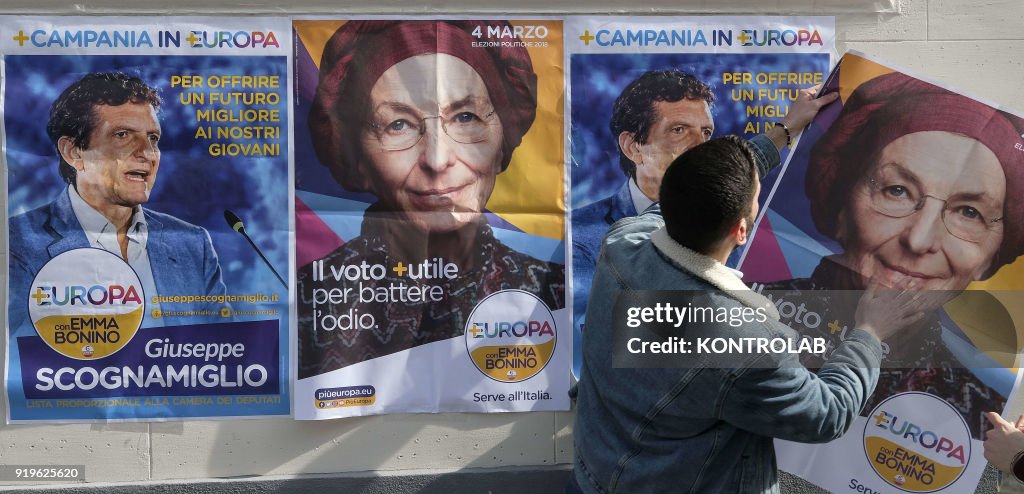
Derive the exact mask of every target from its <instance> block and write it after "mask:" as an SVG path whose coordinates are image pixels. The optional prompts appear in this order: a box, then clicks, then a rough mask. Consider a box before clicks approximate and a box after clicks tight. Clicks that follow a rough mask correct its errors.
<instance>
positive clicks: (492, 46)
mask: <svg viewBox="0 0 1024 494" xmlns="http://www.w3.org/2000/svg"><path fill="white" fill-rule="evenodd" d="M293 27H294V34H295V46H296V55H295V78H296V83H295V84H296V101H295V143H296V144H295V164H296V171H295V210H296V258H297V259H296V267H297V286H296V303H297V315H298V327H297V335H296V339H297V352H298V357H297V361H296V363H295V366H296V370H297V378H298V379H297V382H296V385H295V397H294V399H295V417H296V418H297V419H324V418H332V417H346V416H356V415H371V414H381V413H395V412H406V413H408V412H443V411H477V412H501V411H527V410H567V409H568V407H569V402H568V396H567V391H568V385H569V382H568V379H569V376H568V372H566V370H567V369H568V367H569V359H570V352H571V348H572V343H571V341H570V338H571V332H570V326H569V316H568V309H567V308H566V300H565V281H566V280H565V266H564V262H565V261H564V259H565V242H564V230H565V225H564V221H565V206H564V201H565V200H564V179H563V176H564V167H563V154H564V153H563V151H562V149H563V147H562V146H563V138H562V133H563V126H564V124H563V110H562V108H563V100H562V97H563V94H564V91H563V77H564V74H563V70H562V65H563V62H562V61H563V50H562V23H561V21H555V20H543V19H540V20H513V21H499V20H467V19H460V20H414V19H405V20H387V19H380V18H377V19H370V20H322V19H318V20H296V21H294V23H293Z"/></svg>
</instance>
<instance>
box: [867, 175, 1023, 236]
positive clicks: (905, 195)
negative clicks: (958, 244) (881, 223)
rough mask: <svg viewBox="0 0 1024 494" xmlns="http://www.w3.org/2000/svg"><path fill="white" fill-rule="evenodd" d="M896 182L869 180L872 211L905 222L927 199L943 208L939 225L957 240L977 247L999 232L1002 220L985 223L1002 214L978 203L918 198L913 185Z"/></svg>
mask: <svg viewBox="0 0 1024 494" xmlns="http://www.w3.org/2000/svg"><path fill="white" fill-rule="evenodd" d="M898 182H901V181H900V180H896V179H894V180H886V179H884V178H872V179H870V180H869V183H868V194H869V195H870V198H871V206H872V208H873V209H874V210H875V211H877V212H879V213H881V214H883V215H885V216H888V217H890V218H905V217H907V216H910V215H912V214H914V213H916V212H918V211H920V210H921V209H922V208H924V205H925V202H927V201H928V199H935V200H936V201H939V202H941V203H942V205H943V208H942V224H943V225H945V226H946V231H948V232H949V234H950V235H952V236H954V237H956V238H959V239H961V240H965V241H967V242H971V243H979V242H981V241H982V240H985V238H986V237H988V235H989V234H991V233H992V232H993V231H996V230H998V229H1000V228H1002V223H1000V222H1001V221H1003V218H1002V217H999V218H996V219H992V220H990V219H988V218H990V217H992V216H995V215H996V214H999V213H1000V212H1001V211H999V212H996V211H992V208H986V207H985V206H984V205H982V204H979V203H978V202H977V201H971V200H952V199H941V198H938V197H935V196H933V195H929V194H920V193H919V192H918V191H917V188H916V187H915V186H914V185H910V184H904V183H898ZM902 182H905V181H902Z"/></svg>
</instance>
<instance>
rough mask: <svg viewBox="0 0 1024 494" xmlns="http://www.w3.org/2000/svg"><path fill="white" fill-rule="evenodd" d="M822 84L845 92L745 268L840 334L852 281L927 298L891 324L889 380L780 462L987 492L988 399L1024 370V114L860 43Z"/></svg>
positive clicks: (872, 479)
mask: <svg viewBox="0 0 1024 494" xmlns="http://www.w3.org/2000/svg"><path fill="white" fill-rule="evenodd" d="M823 92H824V93H830V92H838V93H839V95H840V100H839V101H837V102H836V103H833V104H831V105H829V106H827V107H825V108H824V109H823V110H822V111H821V112H820V113H819V114H818V116H817V117H816V118H815V120H814V121H813V122H812V123H811V125H810V126H809V127H808V128H807V130H806V131H805V132H804V135H803V137H801V140H800V143H799V145H798V146H797V148H796V149H795V150H794V152H793V154H792V157H791V158H790V160H789V162H788V163H787V164H786V165H785V169H784V170H783V172H782V176H781V178H780V179H779V181H778V182H777V184H776V187H775V189H774V190H772V191H771V192H770V196H769V198H768V202H767V205H766V207H765V208H764V212H763V214H762V216H761V218H760V219H759V223H758V226H757V229H756V231H755V232H754V235H753V240H752V245H751V247H750V249H749V250H748V252H747V255H746V257H745V258H744V259H743V261H742V264H741V269H742V270H743V272H744V273H745V281H747V282H748V283H753V288H754V289H755V290H758V291H763V292H764V293H765V294H766V295H767V294H771V297H772V299H773V302H774V303H775V305H776V307H777V308H778V309H779V313H780V315H781V317H782V319H781V321H782V322H783V323H786V324H788V325H789V326H791V327H793V328H794V329H796V330H797V331H798V332H799V333H801V334H802V336H803V337H807V338H810V337H816V338H824V339H825V341H826V343H827V345H828V347H829V348H830V349H831V348H833V347H834V346H835V345H836V344H838V343H839V342H840V341H842V340H843V339H844V337H845V335H846V334H847V332H848V331H851V330H852V329H853V328H854V327H855V322H856V314H855V310H856V306H857V297H854V298H853V299H852V300H849V298H848V297H847V295H844V294H848V293H851V292H849V291H850V290H853V291H854V292H852V293H860V291H862V290H865V289H867V288H869V287H875V288H878V287H882V288H885V287H889V288H896V289H911V290H915V291H916V292H917V293H918V294H919V295H918V296H920V297H923V298H922V300H924V302H925V303H924V304H923V310H922V313H923V317H922V318H921V319H919V320H918V321H917V322H915V323H913V324H911V325H908V326H906V327H903V328H899V329H898V331H897V332H896V333H895V334H894V335H893V336H891V337H889V338H886V339H885V340H884V341H883V342H882V350H883V358H882V367H881V370H880V378H879V382H878V386H877V387H876V388H875V391H874V394H873V395H872V396H871V397H870V398H869V399H868V402H867V404H866V406H865V407H864V409H863V410H862V411H861V412H860V416H858V417H856V418H855V420H854V422H853V424H852V426H851V427H850V429H849V430H848V431H847V432H846V434H845V435H843V436H842V437H841V438H839V439H837V440H835V441H833V442H830V443H828V444H822V445H803V444H796V443H789V442H783V441H777V442H776V446H777V450H778V453H779V466H780V467H781V468H782V469H784V470H787V471H789V472H792V473H794V474H796V475H799V476H801V477H803V478H805V479H807V480H809V481H811V482H814V483H815V484H818V485H820V486H822V487H824V488H826V489H829V490H833V491H845V490H847V489H851V490H858V491H864V492H867V491H868V490H870V491H872V492H887V493H889V492H891V493H900V492H974V490H975V488H976V486H977V484H978V481H979V479H980V478H981V474H982V471H983V470H984V468H985V464H986V461H985V458H984V456H983V447H982V441H983V439H984V433H985V431H986V430H988V429H989V428H990V425H989V424H988V422H987V421H986V419H985V417H984V415H983V413H984V412H988V411H994V412H1001V411H1003V409H1004V406H1005V404H1006V403H1007V401H1008V399H1009V398H1010V397H1011V395H1012V394H1013V393H1014V392H1015V391H1016V388H1017V382H1018V379H1019V378H1018V374H1017V372H1016V371H1015V370H1016V368H1018V367H1019V366H1020V362H1019V352H1020V349H1021V347H1022V344H1021V341H1024V339H1022V336H1024V335H1022V334H1021V331H1020V329H1019V328H1021V327H1022V324H1021V323H1022V321H1024V311H1022V310H1021V307H1022V303H1021V302H1022V301H1024V300H1022V298H1021V296H1020V293H1021V292H1020V290H1021V288H1024V263H1022V262H1021V261H1020V260H1019V259H1018V258H1019V256H1020V255H1021V253H1022V252H1024V203H1022V198H1024V195H1022V193H1021V191H1022V190H1024V189H1022V187H1024V138H1022V136H1021V134H1022V132H1024V119H1022V118H1021V117H1020V116H1019V115H1015V114H1014V113H1012V112H1011V111H1009V110H1006V109H1003V108H999V107H998V106H995V105H991V104H987V103H985V102H982V101H979V100H977V99H974V98H971V97H970V96H966V95H964V94H962V93H960V92H958V91H956V90H953V89H950V88H948V87H945V86H943V85H942V84H938V83H935V82H930V81H926V80H922V79H920V78H917V77H915V76H913V75H910V74H907V73H906V72H903V71H900V70H898V69H895V68H893V67H890V66H888V65H887V64H885V63H882V62H878V61H875V60H872V59H870V58H868V57H866V56H864V55H861V54H858V53H848V54H846V55H845V56H844V57H843V58H842V59H841V61H840V62H839V64H838V66H837V67H836V68H835V69H834V71H833V72H832V74H831V75H830V76H829V79H828V82H827V84H826V87H825V89H824V90H823ZM844 297H846V298H847V300H848V301H850V303H840V301H841V300H842V299H844ZM826 354H827V352H826ZM826 356H827V355H807V356H805V357H804V358H802V359H801V360H802V362H803V363H804V364H805V365H807V366H808V367H819V366H820V365H821V363H822V362H823V361H824V358H825V357H826Z"/></svg>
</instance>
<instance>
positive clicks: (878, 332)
mask: <svg viewBox="0 0 1024 494" xmlns="http://www.w3.org/2000/svg"><path fill="white" fill-rule="evenodd" d="M928 300H929V298H928V297H927V296H925V295H924V294H922V293H921V292H920V290H918V286H917V283H916V282H914V281H910V282H908V283H905V284H902V285H899V286H895V287H887V286H884V285H880V284H878V283H875V282H874V280H871V281H870V282H869V283H868V289H867V290H865V291H864V294H863V295H861V297H860V301H859V302H858V303H857V312H856V313H855V314H854V319H855V321H856V324H857V327H858V328H860V329H863V330H864V331H867V332H868V333H871V334H872V335H874V336H875V337H876V338H878V340H879V341H885V340H886V339H888V338H889V337H890V336H893V335H894V334H896V333H897V332H899V331H900V330H901V329H903V328H906V327H908V326H911V325H913V324H914V323H916V322H917V321H920V320H921V318H922V317H924V312H923V311H922V308H923V307H924V306H925V305H926V304H927V303H928Z"/></svg>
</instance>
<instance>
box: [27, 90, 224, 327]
mask: <svg viewBox="0 0 1024 494" xmlns="http://www.w3.org/2000/svg"><path fill="white" fill-rule="evenodd" d="M159 108H160V96H159V94H158V93H157V90H156V89H154V88H153V87H150V86H149V85H147V84H146V83H145V82H143V81H142V80H141V79H139V78H137V77H130V76H128V75H126V74H122V73H105V74H89V75H87V76H85V77H83V78H82V79H80V80H79V81H77V82H75V83H74V84H72V85H71V86H69V87H68V88H67V89H65V90H64V92H63V93H61V95H60V96H59V97H58V98H57V100H56V101H54V103H53V106H52V107H51V108H50V119H49V122H48V123H47V133H48V134H49V137H50V140H51V141H52V142H53V144H54V146H56V148H57V152H58V154H59V156H60V165H59V166H60V174H61V177H62V178H63V179H64V181H65V182H67V184H68V187H67V188H65V189H64V190H63V191H61V192H60V194H59V195H58V196H57V197H56V198H55V199H54V200H53V202H50V203H49V204H46V205H44V206H42V207H40V208H37V209H35V210H32V211H29V212H27V213H24V214H21V215H18V216H15V217H12V218H11V219H10V253H9V258H10V281H11V286H10V294H9V297H10V300H11V304H9V307H10V321H9V323H10V327H11V329H12V331H13V332H16V333H20V332H23V331H26V330H28V331H30V330H31V327H30V326H31V324H29V323H27V320H26V316H27V314H26V313H25V311H24V306H25V303H24V300H25V297H27V296H28V295H27V294H28V291H29V289H30V285H31V283H32V280H33V278H34V277H35V275H36V274H37V273H38V272H39V270H40V269H41V268H42V267H43V266H44V265H45V264H46V263H47V262H49V260H50V259H52V258H54V257H56V256H57V255H58V254H61V253H63V252H66V251H68V250H72V249H78V248H87V247H92V248H99V249H103V250H106V251H108V252H111V253H113V254H115V255H117V256H119V257H120V258H121V259H124V260H125V262H127V263H128V264H129V265H131V267H132V268H133V269H134V270H135V272H136V273H137V274H138V275H139V279H140V281H141V282H142V287H143V290H144V292H145V296H146V303H147V314H149V315H150V316H151V317H152V319H151V320H150V323H149V324H148V325H176V324H183V323H196V322H203V321H204V320H207V321H208V320H213V319H216V318H218V317H220V315H221V313H220V309H221V308H224V307H227V305H226V304H225V303H224V299H223V296H224V295H225V292H226V289H225V286H224V282H223V280H222V279H221V269H220V263H219V262H218V260H217V253H216V251H215V250H214V248H213V243H212V242H211V240H210V235H209V233H207V231H206V230H205V229H203V228H201V227H198V226H195V225H192V224H190V223H186V222H184V221H182V220H179V219H177V218H175V217H173V216H170V215H167V214H162V213H157V212H155V211H150V210H147V209H144V208H143V207H142V204H143V203H145V202H146V201H148V200H149V195H150V192H151V191H152V189H153V185H154V183H155V182H156V175H157V171H158V170H159V168H160V147H159V141H160V122H159V120H158V119H157V111H158V110H159ZM154 295H162V296H177V298H175V299H173V300H171V299H168V300H166V301H164V302H162V303H154V301H153V300H152V298H153V296H154ZM184 296H190V297H193V300H195V301H194V302H191V303H183V302H182V301H181V297H184ZM197 299H198V300H197ZM177 311H192V312H196V311H207V312H208V314H207V316H206V317H204V318H199V317H196V316H187V317H185V316H183V317H178V316H174V315H171V314H174V313H175V312H177ZM162 313H169V314H168V317H153V316H158V315H160V314H162ZM22 326H24V328H23V327H22Z"/></svg>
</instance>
